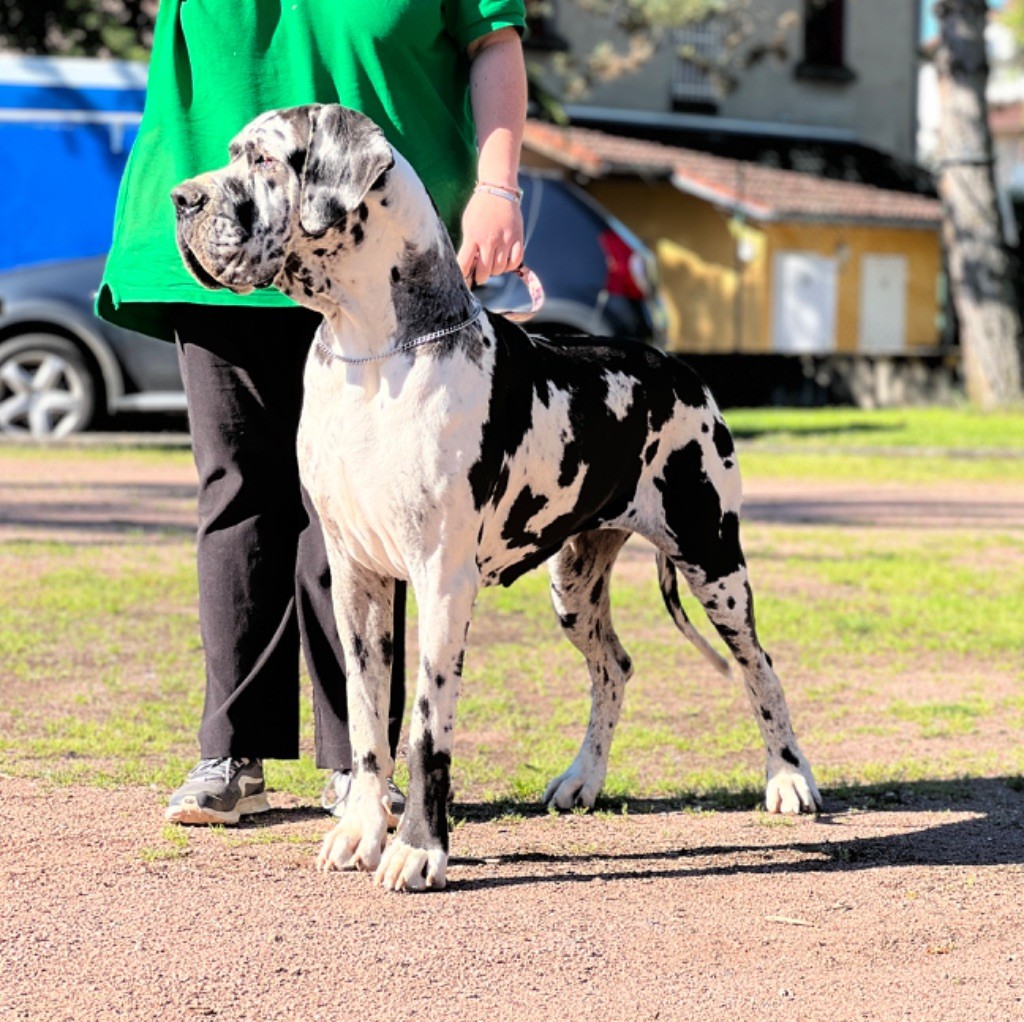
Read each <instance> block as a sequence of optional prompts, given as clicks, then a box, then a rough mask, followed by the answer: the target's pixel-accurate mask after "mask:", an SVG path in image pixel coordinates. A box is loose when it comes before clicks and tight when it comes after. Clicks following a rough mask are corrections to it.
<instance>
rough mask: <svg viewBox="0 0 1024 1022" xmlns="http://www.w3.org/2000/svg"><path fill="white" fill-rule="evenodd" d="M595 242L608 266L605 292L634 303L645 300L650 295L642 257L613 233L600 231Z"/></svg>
mask: <svg viewBox="0 0 1024 1022" xmlns="http://www.w3.org/2000/svg"><path fill="white" fill-rule="evenodd" d="M597 240H598V242H599V244H600V245H601V251H603V252H604V257H605V261H606V262H607V264H608V276H607V277H606V278H605V283H604V286H605V290H606V291H607V292H608V293H609V294H613V295H621V296H622V297H623V298H631V299H633V300H634V301H642V300H643V299H644V298H646V297H647V296H648V294H649V293H650V283H649V282H648V280H647V267H646V266H645V265H644V258H643V256H642V255H641V254H640V253H639V252H637V251H636V250H635V249H633V248H632V247H631V246H630V245H629V243H628V242H627V241H626V240H625V239H624V238H623V237H622V236H621V235H619V234H617V233H616V232H615V231H612V230H606V231H602V232H601V233H600V235H598V239H597Z"/></svg>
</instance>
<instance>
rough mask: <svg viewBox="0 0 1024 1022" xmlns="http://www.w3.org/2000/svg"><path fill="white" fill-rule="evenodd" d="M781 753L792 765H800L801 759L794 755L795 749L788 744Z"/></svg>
mask: <svg viewBox="0 0 1024 1022" xmlns="http://www.w3.org/2000/svg"><path fill="white" fill-rule="evenodd" d="M779 755H780V756H781V757H782V758H783V759H784V760H785V761H786V762H787V763H788V764H789V765H790V766H795V767H798V766H800V760H798V759H797V758H796V756H794V755H793V750H792V749H790V747H789V746H788V745H784V746H783V747H782V752H780V753H779Z"/></svg>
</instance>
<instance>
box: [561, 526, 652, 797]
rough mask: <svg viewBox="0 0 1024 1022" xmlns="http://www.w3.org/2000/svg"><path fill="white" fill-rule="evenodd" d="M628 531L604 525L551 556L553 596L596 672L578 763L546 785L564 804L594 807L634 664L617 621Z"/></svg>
mask: <svg viewBox="0 0 1024 1022" xmlns="http://www.w3.org/2000/svg"><path fill="white" fill-rule="evenodd" d="M628 538H629V533H628V532H622V531H619V530H610V529H609V530H606V531H604V530H598V531H594V532H585V533H581V534H580V535H579V536H576V537H574V538H573V539H571V540H570V541H569V542H568V543H566V545H565V546H564V547H563V548H562V549H561V550H560V551H559V552H558V553H557V554H556V555H555V556H554V557H552V558H551V559H550V560H549V561H548V570H549V572H550V574H551V601H552V603H553V604H554V607H555V611H556V613H557V614H558V620H559V621H560V622H561V625H562V629H563V630H564V631H565V634H566V636H567V637H568V638H569V641H570V642H572V644H573V645H574V646H575V647H576V648H577V649H578V650H579V651H580V652H581V653H582V654H583V655H584V657H586V660H587V669H588V670H589V672H590V689H591V705H590V723H589V724H588V725H587V733H586V736H585V737H584V739H583V744H582V745H581V746H580V751H579V752H578V753H577V754H576V758H575V759H574V760H573V762H572V765H571V766H570V767H569V769H568V770H566V771H565V772H564V773H562V774H559V775H558V777H556V778H555V779H554V780H553V781H551V783H550V784H549V785H548V786H547V788H546V789H545V790H544V801H545V802H546V803H547V804H548V805H551V806H555V807H556V808H558V809H572V808H573V807H574V806H585V807H586V808H588V809H592V808H593V806H594V803H595V801H596V800H597V796H598V793H599V792H600V790H601V786H602V785H603V784H604V779H605V775H606V773H607V772H608V752H609V749H610V747H611V743H612V737H613V736H614V734H615V725H616V724H617V723H618V720H619V714H620V712H621V711H622V699H623V695H624V693H625V689H626V682H627V681H628V680H629V679H630V677H631V676H632V674H633V665H632V663H631V661H630V659H629V656H628V654H627V653H626V651H625V650H624V649H623V648H622V644H621V643H620V642H619V637H618V636H617V635H616V634H615V629H614V627H613V625H612V616H611V599H610V595H609V583H610V580H611V571H612V565H614V563H615V558H616V557H617V556H618V554H619V551H620V550H621V549H622V546H623V544H624V543H625V542H626V540H627V539H628Z"/></svg>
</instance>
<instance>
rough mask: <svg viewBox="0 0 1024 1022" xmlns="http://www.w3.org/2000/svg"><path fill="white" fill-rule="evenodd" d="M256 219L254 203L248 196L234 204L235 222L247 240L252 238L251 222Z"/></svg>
mask: <svg viewBox="0 0 1024 1022" xmlns="http://www.w3.org/2000/svg"><path fill="white" fill-rule="evenodd" d="M255 219H256V202H255V200H254V199H253V198H252V197H251V196H248V197H246V198H244V199H243V200H242V201H241V202H238V203H235V220H236V221H237V223H238V226H239V227H240V228H241V230H242V231H243V232H244V234H245V236H246V237H247V238H251V237H252V228H253V222H254V221H255Z"/></svg>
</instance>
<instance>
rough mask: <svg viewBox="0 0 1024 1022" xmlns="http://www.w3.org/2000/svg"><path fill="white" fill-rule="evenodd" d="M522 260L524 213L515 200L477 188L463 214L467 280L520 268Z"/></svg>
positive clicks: (463, 259) (462, 265) (462, 256)
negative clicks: (511, 200)
mask: <svg viewBox="0 0 1024 1022" xmlns="http://www.w3.org/2000/svg"><path fill="white" fill-rule="evenodd" d="M522 261H523V213H522V210H521V209H520V208H519V204H518V203H516V202H510V201H509V200H508V199H506V198H503V197H502V196H500V195H491V194H490V193H489V192H484V191H476V192H474V193H473V195H472V197H471V198H470V200H469V203H468V204H467V206H466V211H465V213H463V214H462V247H461V248H460V249H459V267H460V268H461V270H462V275H463V277H465V278H466V283H467V284H469V285H470V287H472V286H473V285H474V284H483V283H484V282H485V281H486V280H487V278H488V277H494V276H497V274H499V273H507V272H508V271H510V270H516V269H518V268H519V266H520V264H521V263H522Z"/></svg>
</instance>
